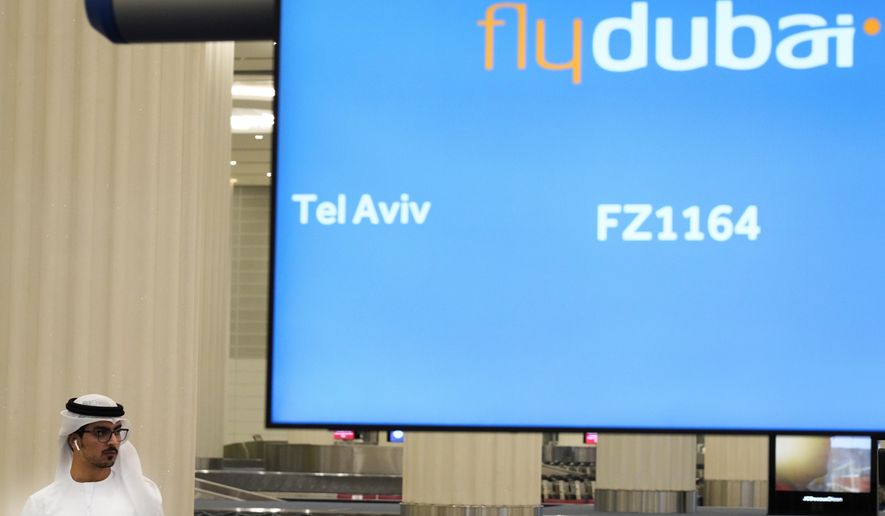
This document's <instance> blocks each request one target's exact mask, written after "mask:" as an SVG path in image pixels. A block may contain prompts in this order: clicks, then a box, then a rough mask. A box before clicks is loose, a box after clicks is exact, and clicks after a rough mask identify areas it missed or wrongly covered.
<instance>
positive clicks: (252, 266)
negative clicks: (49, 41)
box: [195, 42, 768, 516]
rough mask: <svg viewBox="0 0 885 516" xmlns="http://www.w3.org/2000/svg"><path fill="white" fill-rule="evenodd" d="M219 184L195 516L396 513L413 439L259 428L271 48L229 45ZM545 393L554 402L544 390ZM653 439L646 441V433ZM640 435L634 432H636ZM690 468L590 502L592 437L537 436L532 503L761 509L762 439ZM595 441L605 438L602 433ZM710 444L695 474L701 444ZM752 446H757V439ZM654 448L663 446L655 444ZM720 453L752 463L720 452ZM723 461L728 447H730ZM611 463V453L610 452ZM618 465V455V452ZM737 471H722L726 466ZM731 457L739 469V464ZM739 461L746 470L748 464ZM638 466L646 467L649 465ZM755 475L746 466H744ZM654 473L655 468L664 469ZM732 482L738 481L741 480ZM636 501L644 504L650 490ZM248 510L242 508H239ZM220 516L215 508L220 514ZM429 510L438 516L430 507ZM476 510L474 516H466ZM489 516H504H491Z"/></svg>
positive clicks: (719, 448) (694, 439) (629, 509)
mask: <svg viewBox="0 0 885 516" xmlns="http://www.w3.org/2000/svg"><path fill="white" fill-rule="evenodd" d="M235 53H236V58H235V62H234V82H233V90H232V94H233V114H232V119H231V127H232V133H233V134H232V154H231V161H230V165H231V169H230V170H231V179H230V181H231V186H232V192H233V199H232V214H231V259H232V261H231V272H232V291H231V334H230V355H229V362H228V364H229V365H228V391H227V398H226V403H225V409H226V414H225V418H226V419H225V436H224V438H225V443H226V444H225V446H224V454H223V457H206V458H199V459H197V474H196V478H197V480H196V491H195V498H196V500H195V509H196V514H235V513H236V514H239V512H235V510H234V508H237V509H236V510H239V511H243V513H245V512H246V511H247V510H250V511H256V512H257V511H258V510H259V509H261V510H265V509H271V508H273V509H274V510H282V511H283V512H282V513H284V514H289V513H292V514H305V513H307V512H308V511H309V512H310V513H317V514H319V513H322V514H391V515H393V514H400V511H401V509H400V502H402V499H403V498H402V495H403V457H402V455H403V446H404V441H406V440H407V439H409V437H411V436H412V435H413V434H410V433H409V432H403V431H401V430H397V429H387V430H377V431H376V430H372V431H359V429H347V428H342V429H329V430H280V429H270V430H268V429H266V428H264V423H263V418H264V411H265V407H264V399H265V398H264V395H265V392H264V390H265V387H266V385H265V374H266V354H267V349H266V346H267V334H266V321H267V306H268V304H267V297H266V296H267V291H268V285H267V278H268V259H267V257H268V255H269V253H270V250H269V247H268V246H269V239H270V213H271V212H270V203H271V186H270V183H271V173H272V168H271V153H272V149H271V131H272V130H273V106H272V96H273V46H272V44H271V43H267V42H240V43H237V44H236V50H235ZM554 396H555V395H554ZM646 437H648V438H651V439H653V438H655V437H654V436H646ZM640 438H641V437H640ZM685 438H688V439H689V440H690V441H691V443H690V444H691V445H692V448H693V450H694V453H693V454H692V455H693V457H695V458H696V461H695V463H694V465H693V469H692V480H691V481H692V482H693V484H694V486H695V487H694V489H692V490H691V491H690V497H689V498H690V499H689V501H688V502H686V501H685V500H684V499H683V500H676V499H668V498H667V497H665V496H661V494H660V493H658V498H657V499H651V500H646V501H645V503H644V504H643V503H642V501H641V500H624V501H622V503H621V505H620V506H617V504H615V505H608V506H607V507H606V508H603V509H600V508H597V507H596V506H595V503H594V500H595V497H594V489H595V488H596V467H597V453H596V447H597V442H598V439H599V434H598V433H596V432H585V433H579V432H562V433H558V432H548V433H543V435H542V439H541V441H540V445H541V448H540V455H539V457H540V461H541V466H540V475H541V477H540V478H541V481H540V484H539V489H540V495H539V496H540V498H539V500H540V503H541V504H543V508H542V509H539V510H541V512H542V514H545V515H560V514H561V515H579V514H585V513H595V514H608V512H606V509H611V510H615V509H617V510H618V511H619V512H618V513H621V514H624V513H628V514H632V513H639V512H644V513H648V512H661V513H667V512H695V511H697V512H700V513H709V514H718V515H728V516H732V515H755V514H765V513H766V508H767V497H768V493H767V486H768V471H767V464H768V457H767V450H768V448H767V438H766V437H759V436H719V435H712V436H709V437H708V436H705V435H691V436H684V435H683V436H679V437H678V439H682V440H684V439H685ZM603 439H605V437H604V436H603ZM709 439H712V441H713V449H714V452H713V453H714V454H715V457H714V472H713V478H712V479H711V478H709V477H707V476H705V451H706V449H707V446H706V441H707V440H709ZM760 439H761V441H760ZM658 445H659V446H662V447H666V446H668V445H669V444H668V443H667V442H666V441H664V442H662V443H658V444H656V446H658ZM728 447H733V448H735V449H738V450H741V451H738V452H737V454H740V453H747V454H749V455H750V456H752V455H753V454H755V455H756V456H755V457H751V458H750V459H747V457H744V458H743V461H742V460H741V458H740V457H734V456H731V457H729V458H727V459H726V458H725V457H724V456H725V455H727V454H729V452H726V451H724V450H725V449H727V448H728ZM731 454H732V455H734V454H735V452H734V451H733V452H731ZM615 458H616V459H618V457H615ZM624 460H628V459H627V457H626V454H625V457H624ZM730 462H731V463H733V464H734V467H735V469H736V470H737V471H728V467H729V463H730ZM741 462H744V463H742V464H741ZM746 462H752V463H754V464H753V466H752V467H749V469H748V466H747V464H746ZM649 467H650V469H654V468H655V467H657V468H659V469H660V468H661V466H660V465H658V466H649ZM754 469H755V470H754ZM666 470H667V468H666V467H664V468H663V469H660V471H659V472H658V473H657V474H658V475H662V476H666V475H669V474H671V473H670V472H667V471H666ZM742 475H743V476H742ZM648 496H650V497H651V498H654V496H652V493H648ZM246 508H248V509H246ZM225 511H227V512H225ZM439 514H444V513H443V512H440V513H439ZM477 514H479V513H477ZM499 514H506V512H502V513H499Z"/></svg>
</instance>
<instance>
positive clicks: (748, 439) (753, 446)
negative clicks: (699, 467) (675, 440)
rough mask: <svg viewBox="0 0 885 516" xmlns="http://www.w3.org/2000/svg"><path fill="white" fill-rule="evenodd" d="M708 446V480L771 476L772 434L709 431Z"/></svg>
mask: <svg viewBox="0 0 885 516" xmlns="http://www.w3.org/2000/svg"><path fill="white" fill-rule="evenodd" d="M704 449H705V452H704V478H706V479H708V480H768V436H765V435H708V436H706V438H705V439H704Z"/></svg>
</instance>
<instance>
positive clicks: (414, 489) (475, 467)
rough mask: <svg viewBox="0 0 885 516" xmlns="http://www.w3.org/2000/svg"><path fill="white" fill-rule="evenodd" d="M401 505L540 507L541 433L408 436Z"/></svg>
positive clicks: (415, 433) (441, 433)
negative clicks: (402, 503)
mask: <svg viewBox="0 0 885 516" xmlns="http://www.w3.org/2000/svg"><path fill="white" fill-rule="evenodd" d="M403 461H404V464H403V502H404V503H417V504H436V505H493V506H502V505H521V506H524V505H538V504H540V498H541V434H534V433H531V434H530V433H512V434H511V433H469V432H457V433H443V432H409V433H408V434H407V437H406V441H405V449H404V454H403Z"/></svg>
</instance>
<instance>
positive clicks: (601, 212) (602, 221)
mask: <svg viewBox="0 0 885 516" xmlns="http://www.w3.org/2000/svg"><path fill="white" fill-rule="evenodd" d="M618 213H621V205H620V204H600V205H599V206H597V207H596V239H597V240H599V241H600V242H605V241H606V240H608V230H609V229H614V228H616V227H618V219H615V218H611V217H610V216H611V215H617V214H618Z"/></svg>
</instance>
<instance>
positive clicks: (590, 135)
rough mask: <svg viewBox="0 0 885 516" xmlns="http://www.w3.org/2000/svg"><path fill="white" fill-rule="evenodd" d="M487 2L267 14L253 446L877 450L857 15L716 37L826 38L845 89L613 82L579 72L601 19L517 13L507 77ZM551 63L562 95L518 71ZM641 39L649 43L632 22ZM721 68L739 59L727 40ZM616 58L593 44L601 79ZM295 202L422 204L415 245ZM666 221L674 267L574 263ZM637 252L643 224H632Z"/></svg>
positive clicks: (313, 6)
mask: <svg viewBox="0 0 885 516" xmlns="http://www.w3.org/2000/svg"><path fill="white" fill-rule="evenodd" d="M492 3H493V2H489V1H485V2H483V1H473V0H456V1H451V2H425V1H421V2H418V1H415V0H385V1H384V2H365V1H356V0H299V1H292V0H283V2H282V3H281V20H280V23H281V35H280V40H279V60H278V74H279V77H278V84H277V95H278V97H277V101H278V112H277V122H276V123H277V127H276V130H277V135H276V138H277V146H276V170H275V174H274V181H275V193H274V195H275V196H276V212H275V220H274V223H275V236H274V238H275V241H274V244H275V252H274V256H273V260H274V290H273V300H272V302H273V310H274V312H273V325H272V367H271V369H270V375H271V378H270V382H269V388H270V392H269V404H270V405H269V407H270V411H269V414H270V422H271V423H273V424H282V425H333V426H336V425H337V426H340V425H379V426H388V427H396V428H402V427H412V426H457V427H509V428H530V427H531V428H536V427H546V428H563V429H567V428H575V429H585V428H596V429H605V428H631V429H706V430H749V431H764V430H785V429H789V430H850V431H882V430H885V412H883V411H882V410H879V409H878V408H877V407H876V406H875V404H874V403H872V402H871V400H872V399H873V393H875V392H877V391H878V388H879V386H880V385H881V380H880V378H881V376H882V368H883V366H885V341H883V329H882V320H883V318H882V315H883V313H882V307H883V292H885V289H883V286H885V285H883V283H885V275H883V273H882V264H883V263H885V256H883V254H885V252H883V251H885V240H883V236H885V235H883V229H882V228H883V226H882V221H883V220H885V204H883V203H882V202H881V199H882V194H883V193H885V181H883V172H885V170H883V163H885V146H883V141H882V136H883V130H882V123H883V120H885V117H883V115H885V95H883V90H882V84H883V82H882V79H883V77H885V46H883V45H885V35H883V34H879V35H875V36H870V35H868V34H866V33H865V32H864V31H863V30H862V24H863V22H864V20H865V19H867V18H869V17H875V18H878V19H880V20H882V19H885V4H882V3H881V2H878V1H872V0H854V1H844V2H831V1H778V2H769V1H751V0H745V1H736V2H734V10H735V14H736V15H740V14H753V15H757V16H762V17H764V18H765V19H766V20H767V21H768V23H769V24H770V25H771V27H772V30H773V32H774V34H775V37H774V42H775V45H776V44H777V42H778V41H779V40H780V39H782V38H783V37H784V35H786V34H792V33H795V32H797V30H795V29H793V30H786V31H783V32H781V31H779V30H778V29H777V20H778V19H779V18H781V17H783V16H786V15H790V14H796V13H813V14H817V15H820V16H823V17H824V18H826V19H827V20H828V22H829V26H830V27H834V26H835V24H834V20H835V18H836V15H837V14H841V13H851V14H853V15H854V18H855V19H854V26H855V27H856V29H857V33H856V35H855V36H854V66H853V67H852V68H837V67H836V65H835V51H834V43H833V42H832V41H831V42H830V48H829V53H830V63H829V64H828V65H826V66H823V67H819V68H814V69H809V70H793V69H789V68H786V67H784V66H782V65H781V64H779V63H778V61H777V60H776V59H775V55H774V51H772V56H771V58H770V59H769V61H768V62H767V63H766V64H765V65H764V66H762V67H761V68H759V69H756V70H751V71H735V70H729V69H724V68H720V67H717V66H715V45H714V35H713V32H714V26H715V2H713V1H701V0H697V1H684V0H658V1H655V0H652V1H650V2H649V3H648V4H649V12H650V18H651V19H652V20H654V19H655V18H658V17H662V16H666V17H672V18H673V19H674V32H675V49H676V54H677V55H682V56H684V55H687V53H688V50H689V38H688V35H689V32H688V22H689V20H690V18H691V17H692V16H704V17H707V18H709V20H710V31H709V53H710V64H709V65H708V66H706V67H704V68H701V69H698V70H693V71H687V72H672V71H666V70H663V69H661V68H660V67H659V66H658V65H657V64H656V63H655V52H654V48H655V45H654V35H655V31H654V30H653V28H651V29H649V39H650V41H651V42H650V48H649V65H648V67H646V68H643V69H641V70H637V71H632V72H626V73H615V72H610V71H605V70H602V69H600V68H599V67H598V66H596V64H595V63H594V61H593V54H592V52H591V39H592V33H593V28H594V26H595V25H596V23H598V22H599V20H601V19H603V18H608V17H613V16H630V3H629V2H626V1H622V0H606V1H593V2H586V1H577V0H548V1H544V2H527V3H526V4H525V5H526V6H527V11H528V21H529V30H528V65H527V67H526V69H525V70H518V69H517V67H516V65H515V63H516V59H515V56H516V15H515V12H514V11H512V10H507V9H503V10H500V11H499V12H498V13H497V14H496V18H497V19H499V20H502V21H504V22H505V24H504V25H502V26H500V27H497V28H496V32H495V45H496V47H495V56H496V60H495V68H494V70H491V71H489V70H485V69H484V68H483V56H484V48H485V47H484V29H483V28H482V27H480V26H479V25H478V24H477V22H478V21H480V20H482V19H483V18H484V16H485V11H486V8H487V7H488V6H490V5H491V4H492ZM538 18H543V19H545V20H546V22H547V31H548V34H547V47H548V48H547V55H548V57H549V59H550V60H551V61H556V62H558V61H564V60H567V58H568V57H569V55H570V51H571V35H572V32H571V27H572V26H571V20H572V19H574V18H581V19H582V20H583V22H584V38H583V39H584V45H583V50H584V56H583V62H584V66H583V80H582V83H581V84H573V83H572V81H571V74H570V72H568V71H564V72H557V71H550V70H544V69H541V68H540V67H538V66H537V65H536V63H535V58H534V47H535V35H536V31H535V29H534V22H535V20H536V19H538ZM652 26H653V22H652ZM735 46H736V53H738V54H741V53H742V52H743V53H744V54H743V55H747V54H748V53H749V52H752V42H751V41H750V38H748V34H747V31H741V30H739V31H738V32H737V33H736V36H735ZM628 50H629V45H628V39H627V37H626V35H625V33H621V34H618V35H616V36H615V37H613V39H612V52H613V54H616V55H618V56H621V57H623V56H625V55H626V54H627V52H628ZM296 193H314V194H316V195H317V196H318V197H319V200H320V201H333V202H334V201H335V199H336V197H337V196H338V195H339V194H345V195H346V196H347V202H348V210H349V212H348V219H349V218H350V217H351V216H352V215H353V209H354V208H355V205H356V203H357V201H358V199H359V197H360V196H361V195H362V194H370V195H371V196H372V197H373V199H375V200H376V201H385V202H390V201H397V200H399V198H400V195H401V194H403V193H407V194H408V195H409V197H410V199H411V200H414V201H417V202H419V203H420V202H424V201H430V202H432V208H431V211H430V212H429V215H428V217H427V221H426V222H425V223H424V224H422V225H417V224H414V223H412V224H407V225H401V224H394V225H384V224H379V225H371V224H368V223H367V222H363V223H362V224H360V225H354V224H352V223H350V221H349V220H348V223H347V224H342V225H338V224H334V225H321V224H319V223H318V222H317V221H316V220H315V218H314V215H313V209H314V207H315V205H312V206H311V210H310V220H309V222H308V223H307V224H301V223H300V222H299V205H298V204H297V203H294V202H292V201H291V196H292V195H293V194H296ZM605 203H615V204H628V203H648V204H652V205H654V207H655V209H657V208H659V207H662V206H672V207H673V208H674V211H675V212H676V215H675V220H674V223H675V225H676V227H675V230H676V231H677V232H678V233H679V234H680V239H679V240H678V241H675V242H666V241H650V242H630V241H623V240H621V239H620V234H621V231H622V230H623V228H624V227H625V225H626V224H627V223H628V222H629V217H628V216H621V217H620V218H618V221H619V226H618V228H615V229H612V230H610V231H609V239H608V240H607V241H599V240H597V238H596V231H597V213H596V209H597V208H596V207H597V205H599V204H605ZM719 204H729V205H732V206H734V207H735V210H736V212H737V213H736V214H734V215H733V216H732V218H733V220H736V218H737V215H739V214H740V212H741V211H742V210H743V208H744V207H746V206H748V205H756V206H758V210H759V225H760V227H761V229H762V233H761V234H760V235H759V237H758V239H757V240H755V241H750V240H748V239H747V238H746V237H742V236H738V235H736V236H734V237H732V238H731V239H729V240H728V241H725V242H717V241H714V240H713V239H711V238H710V237H709V235H708V236H707V238H706V239H705V240H704V241H702V242H690V241H685V240H684V239H682V238H681V236H682V234H683V233H684V231H686V230H687V226H686V222H685V219H683V218H682V217H681V215H680V213H681V211H682V210H683V209H685V208H688V207H689V206H699V207H700V208H701V213H702V218H701V222H702V227H701V229H702V230H703V231H704V232H707V228H706V213H707V212H708V211H709V210H710V209H711V208H712V207H713V206H715V205H719ZM642 229H645V230H650V231H655V232H656V231H658V230H659V229H660V228H659V222H658V221H657V219H655V218H654V217H652V218H651V219H649V220H648V221H647V222H646V224H645V226H644V227H643V228H642Z"/></svg>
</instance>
